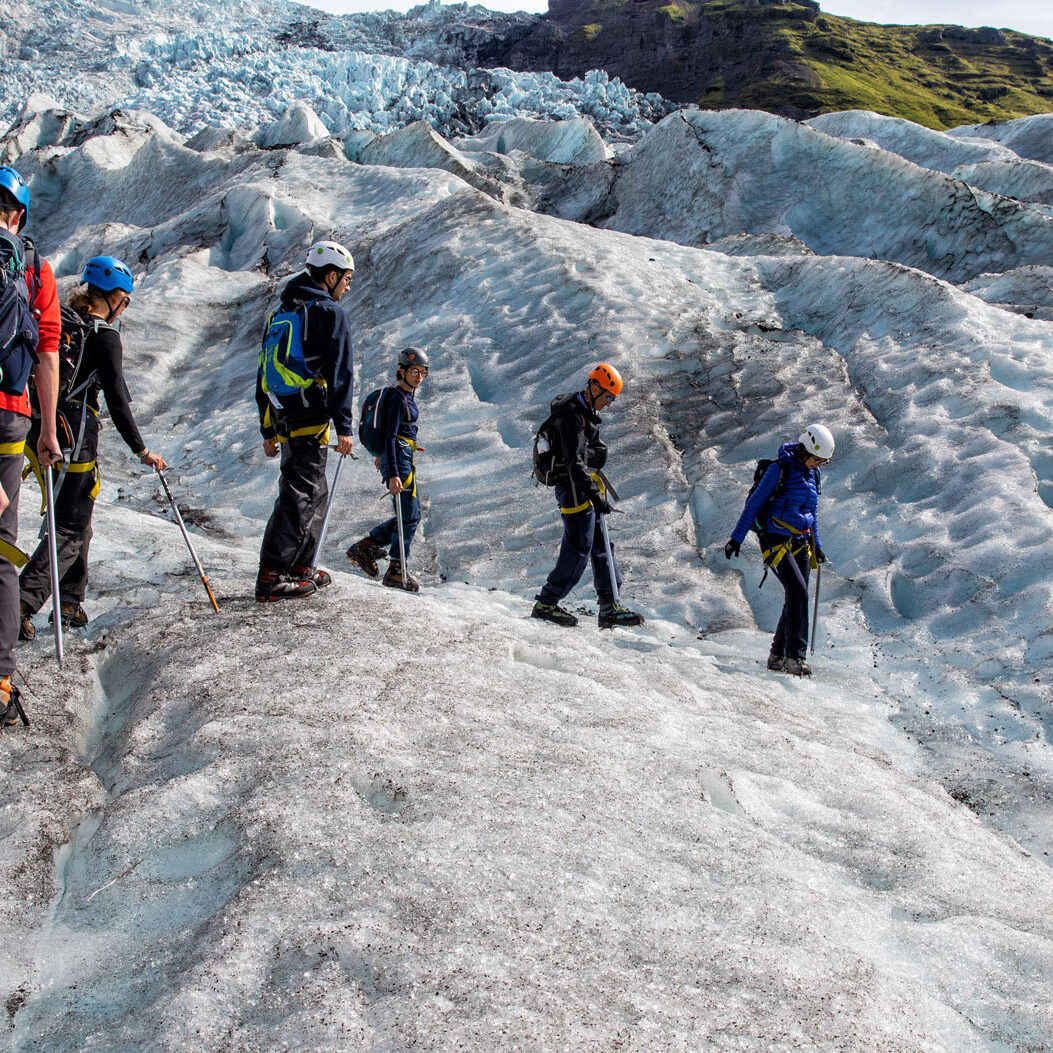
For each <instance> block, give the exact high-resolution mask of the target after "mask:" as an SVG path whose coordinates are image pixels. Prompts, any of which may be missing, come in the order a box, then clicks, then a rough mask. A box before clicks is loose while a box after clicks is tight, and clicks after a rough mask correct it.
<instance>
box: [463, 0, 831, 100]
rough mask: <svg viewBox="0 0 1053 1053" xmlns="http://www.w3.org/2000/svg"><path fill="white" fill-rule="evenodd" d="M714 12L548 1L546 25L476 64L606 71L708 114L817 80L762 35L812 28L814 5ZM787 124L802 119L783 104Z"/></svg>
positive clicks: (625, 2)
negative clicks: (777, 84) (775, 87)
mask: <svg viewBox="0 0 1053 1053" xmlns="http://www.w3.org/2000/svg"><path fill="white" fill-rule="evenodd" d="M712 11H713V9H712V7H709V9H708V12H707V7H706V5H704V4H701V3H692V2H689V0H621V2H615V3H611V2H610V0H549V12H548V15H547V16H545V17H543V18H541V19H538V20H537V21H536V22H534V23H533V24H530V25H523V26H520V27H517V29H516V31H515V32H513V33H510V34H507V35H502V36H501V37H499V38H497V39H495V40H494V41H493V42H492V43H491V44H489V45H488V46H485V47H483V48H482V49H480V51H479V53H478V59H479V61H480V63H481V64H484V65H488V66H507V67H510V68H512V69H523V70H548V71H550V72H552V73H555V74H556V75H557V76H558V77H562V78H570V77H580V76H583V75H584V74H585V73H586V72H587V71H588V70H590V69H603V70H606V71H607V73H609V74H610V75H611V76H616V77H619V78H620V79H621V80H622V81H623V82H624V83H626V84H628V85H629V86H630V87H633V88H636V89H637V90H638V91H645V92H658V93H659V94H661V95H664V96H665V97H666V98H668V99H672V100H674V101H675V102H680V103H693V102H701V103H702V104H703V105H707V106H708V105H716V106H721V105H735V104H736V102H738V101H740V95H741V93H742V92H743V91H746V90H748V89H750V88H751V87H753V86H755V85H757V84H758V83H765V82H769V81H773V80H778V81H781V82H784V83H785V82H793V81H797V82H799V83H801V84H810V83H811V82H812V81H813V79H814V75H813V74H812V73H811V71H810V70H809V69H808V68H807V67H806V66H805V65H804V64H803V63H802V62H801V61H800V60H799V59H798V58H797V57H796V56H795V55H793V54H792V53H791V52H790V50H789V49H788V48H787V47H786V46H785V44H784V43H783V42H782V41H781V40H780V39H779V38H778V36H777V35H776V34H774V33H770V32H764V29H765V28H766V23H767V22H768V21H769V20H770V19H769V16H777V17H778V18H779V19H782V20H785V19H789V20H791V21H800V22H814V21H815V19H816V18H817V17H818V16H819V5H818V4H817V3H815V2H814V0H744V2H742V3H739V4H728V5H721V8H720V11H719V17H718V16H716V15H714V14H712ZM742 101H744V102H748V100H742ZM802 112H803V111H802ZM787 115H788V116H800V115H801V114H799V113H797V112H794V110H793V107H792V105H788V106H787Z"/></svg>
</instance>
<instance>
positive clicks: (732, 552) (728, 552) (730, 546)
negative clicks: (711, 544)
mask: <svg viewBox="0 0 1053 1053" xmlns="http://www.w3.org/2000/svg"><path fill="white" fill-rule="evenodd" d="M738 554H739V543H738V542H737V541H736V540H735V539H734V538H732V539H731V540H730V541H729V542H728V543H727V544H726V545H725V546H724V558H725V559H731V557H732V556H737V555H738Z"/></svg>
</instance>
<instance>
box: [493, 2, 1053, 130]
mask: <svg viewBox="0 0 1053 1053" xmlns="http://www.w3.org/2000/svg"><path fill="white" fill-rule="evenodd" d="M473 57H474V59H475V60H476V61H478V63H479V64H480V65H484V66H507V67H509V68H511V69H517V70H548V71H550V72H552V73H555V74H556V75H558V76H560V77H564V78H569V77H575V76H582V75H584V74H585V73H586V72H587V71H588V70H590V69H603V70H606V71H607V72H608V73H609V74H611V75H612V76H617V77H620V78H621V79H622V80H623V81H624V82H625V83H626V84H628V85H630V86H631V87H633V88H636V89H637V90H639V91H647V92H659V93H660V94H662V95H664V96H665V97H666V98H669V99H671V100H673V101H675V102H678V103H697V104H698V105H700V106H702V107H704V108H721V107H727V106H745V107H756V108H760V109H767V110H770V111H772V112H776V113H780V114H783V115H785V116H791V117H808V116H814V115H815V114H817V113H821V112H824V111H828V110H839V109H851V108H863V109H873V110H877V111H879V112H882V113H889V114H892V115H895V116H901V117H907V118H909V119H911V120H916V121H919V122H920V123H923V124H927V125H930V126H934V127H941V126H949V125H952V124H960V123H967V122H970V121H976V120H1004V119H1008V118H1011V117H1016V116H1020V115H1023V114H1029V113H1041V112H1046V111H1048V110H1051V109H1053V43H1051V42H1050V41H1048V40H1044V39H1042V38H1036V37H1028V36H1025V35H1024V34H1020V33H1013V32H1010V31H1003V30H997V29H980V30H968V29H962V28H960V27H953V26H878V25H872V24H870V23H864V22H856V21H854V20H852V19H847V18H839V17H836V16H832V15H827V14H824V13H823V12H822V11H821V10H820V8H819V5H818V4H817V3H815V2H814V0H708V2H692V0H549V11H548V14H547V15H546V16H544V17H542V18H539V19H537V20H536V21H533V22H524V23H522V24H519V25H516V26H514V27H510V28H509V29H508V30H507V31H505V32H503V33H499V34H498V35H497V36H495V37H494V38H492V39H491V40H490V41H489V42H486V43H480V44H479V45H478V47H477V50H476V53H475V55H474V56H473Z"/></svg>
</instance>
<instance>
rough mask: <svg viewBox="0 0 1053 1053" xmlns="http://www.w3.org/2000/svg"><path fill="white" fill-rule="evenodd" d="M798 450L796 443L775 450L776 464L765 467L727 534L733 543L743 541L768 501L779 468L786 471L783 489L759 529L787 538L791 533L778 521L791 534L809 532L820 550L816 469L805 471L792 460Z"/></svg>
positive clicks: (776, 480) (795, 458)
mask: <svg viewBox="0 0 1053 1053" xmlns="http://www.w3.org/2000/svg"><path fill="white" fill-rule="evenodd" d="M798 446H799V444H798V443H796V442H784V443H783V444H782V446H780V447H779V458H778V461H776V463H774V464H771V465H769V466H768V470H767V471H766V472H765V473H764V475H763V476H762V477H761V481H760V482H759V483H758V484H757V489H756V490H754V491H753V493H752V494H750V496H749V500H748V501H747V502H746V507H745V508H743V510H742V515H740V516H739V521H738V522H737V523H736V524H735V529H734V530H733V531H732V532H731V538H732V540H733V541H737V542H739V544H742V542H743V541H744V540H745V539H746V535H747V534H748V533H749V532H750V530H751V529H752V527H753V523H754V521H755V520H756V518H757V516H758V515H759V514H760V511H761V509H762V507H763V506H764V503H765V501H767V500H768V498H769V497H771V493H772V491H773V490H774V489H775V487H776V485H777V484H778V482H779V470H780V466H782V467H784V468H785V469H786V485H785V486H784V487H783V488H782V490H781V491H780V492H779V493H777V494H776V495H775V498H774V499H773V500H772V503H771V507H770V508H769V509H768V511H767V514H766V516H765V521H764V522H763V523H762V524H761V526H762V527H763V529H764V530H765V531H767V532H768V533H770V534H790V533H791V531H789V530H787V529H786V528H785V527H782V526H779V524H778V523H776V522H775V520H776V519H778V520H781V521H782V522H783V523H785V524H786V525H787V526H791V527H793V528H794V530H799V531H807V530H810V531H811V532H812V535H813V536H814V537H815V545H816V548H822V547H823V546H822V543H821V542H820V540H819V485H820V474H819V469H818V468H816V469H814V470H813V469H809V468H805V466H804V463H803V462H802V461H800V460H798V459H797V457H796V456H795V451H796V450H797V449H798Z"/></svg>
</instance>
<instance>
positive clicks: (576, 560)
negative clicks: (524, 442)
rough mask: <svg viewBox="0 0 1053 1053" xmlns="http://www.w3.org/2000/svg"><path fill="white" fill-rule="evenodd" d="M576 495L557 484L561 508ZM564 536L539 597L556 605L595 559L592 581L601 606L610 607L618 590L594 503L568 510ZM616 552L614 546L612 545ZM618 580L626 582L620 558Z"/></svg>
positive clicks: (564, 521)
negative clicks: (616, 589)
mask: <svg viewBox="0 0 1053 1053" xmlns="http://www.w3.org/2000/svg"><path fill="white" fill-rule="evenodd" d="M573 499H574V498H573V496H572V494H571V492H570V490H569V489H567V488H566V487H562V486H557V487H556V500H557V501H558V502H559V505H560V507H561V508H567V507H570V502H571V501H572V500H573ZM562 520H563V540H562V542H561V543H560V546H559V558H558V559H557V560H556V565H555V567H553V568H552V573H551V574H549V576H548V580H547V581H546V582H545V584H544V585H543V586H542V587H541V591H540V592H539V593H538V595H537V598H538V599H539V600H540V601H541V602H542V603H547V604H550V605H555V604H557V603H559V601H560V600H562V599H563V597H564V596H566V595H567V593H569V592H570V591H571V589H573V588H574V586H575V585H577V584H578V582H579V581H580V580H581V576H582V575H583V574H584V573H585V568H586V567H587V566H588V565H589V562H590V561H591V562H592V582H593V585H595V587H596V598H597V600H598V601H599V604H600V606H601V607H609V606H610V605H611V604H612V603H613V602H614V591H613V589H612V588H611V571H610V565H609V564H608V562H607V549H606V546H605V545H604V544H603V532H602V531H601V529H600V524H599V520H598V517H597V515H596V512H595V510H594V509H593V507H592V505H589V506H588V507H586V508H584V509H583V510H582V511H580V512H571V513H566V512H564V513H563V515H562ZM611 555H612V556H613V555H614V549H613V547H612V549H611ZM614 574H615V580H616V581H617V583H618V588H619V589H620V588H621V586H622V576H621V572H620V571H619V570H618V561H617V560H615V561H614Z"/></svg>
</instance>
